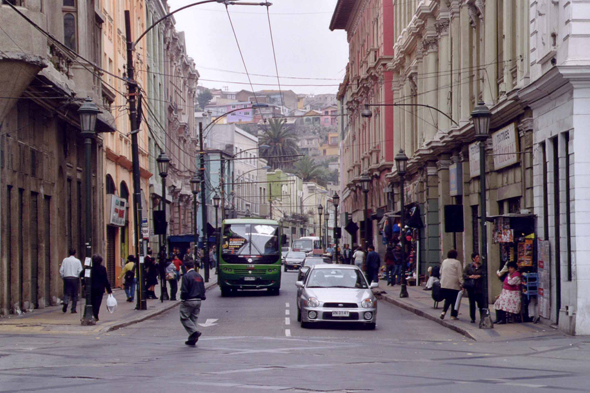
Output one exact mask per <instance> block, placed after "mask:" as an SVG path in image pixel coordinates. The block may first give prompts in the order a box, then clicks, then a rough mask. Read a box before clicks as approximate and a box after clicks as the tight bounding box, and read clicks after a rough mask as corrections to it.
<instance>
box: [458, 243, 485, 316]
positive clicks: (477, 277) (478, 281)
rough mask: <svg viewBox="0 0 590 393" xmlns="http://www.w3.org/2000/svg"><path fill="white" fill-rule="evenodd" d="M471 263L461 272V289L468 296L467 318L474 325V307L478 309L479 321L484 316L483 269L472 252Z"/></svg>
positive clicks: (476, 254) (478, 258) (476, 255)
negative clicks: (468, 317) (463, 289)
mask: <svg viewBox="0 0 590 393" xmlns="http://www.w3.org/2000/svg"><path fill="white" fill-rule="evenodd" d="M471 261H472V263H470V264H469V265H467V266H465V270H463V288H465V290H467V295H468V296H469V316H470V317H471V323H475V305H476V303H477V308H478V309H479V319H480V321H483V318H484V315H483V312H482V308H484V304H483V268H482V267H481V259H480V257H479V254H478V253H476V252H474V253H473V254H471Z"/></svg>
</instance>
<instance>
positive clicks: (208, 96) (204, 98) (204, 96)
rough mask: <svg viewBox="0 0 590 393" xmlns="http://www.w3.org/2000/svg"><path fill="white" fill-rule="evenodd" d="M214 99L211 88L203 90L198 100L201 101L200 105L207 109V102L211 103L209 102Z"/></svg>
mask: <svg viewBox="0 0 590 393" xmlns="http://www.w3.org/2000/svg"><path fill="white" fill-rule="evenodd" d="M212 99H213V94H212V93H211V90H209V89H205V90H203V92H202V93H199V95H198V96H197V102H198V103H199V107H200V108H201V109H202V110H205V107H206V106H207V104H209V102H210V101H211V100H212Z"/></svg>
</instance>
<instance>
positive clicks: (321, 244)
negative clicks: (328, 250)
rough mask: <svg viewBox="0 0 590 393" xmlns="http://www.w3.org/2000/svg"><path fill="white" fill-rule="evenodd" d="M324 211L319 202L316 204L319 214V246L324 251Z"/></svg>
mask: <svg viewBox="0 0 590 393" xmlns="http://www.w3.org/2000/svg"><path fill="white" fill-rule="evenodd" d="M323 213H324V207H323V206H322V204H321V203H320V204H319V205H318V215H319V216H320V248H321V249H322V252H323V251H324V243H322V214H323Z"/></svg>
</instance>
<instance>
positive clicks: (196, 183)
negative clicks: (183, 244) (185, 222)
mask: <svg viewBox="0 0 590 393" xmlns="http://www.w3.org/2000/svg"><path fill="white" fill-rule="evenodd" d="M190 183H191V191H192V193H193V237H194V239H193V242H194V243H195V249H194V253H195V266H196V264H197V255H199V253H198V250H199V247H198V246H199V232H198V231H197V212H198V210H197V209H198V202H197V195H199V192H201V180H200V179H199V176H197V175H196V174H195V175H194V176H193V177H192V178H191V180H190Z"/></svg>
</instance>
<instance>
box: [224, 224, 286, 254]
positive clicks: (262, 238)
mask: <svg viewBox="0 0 590 393" xmlns="http://www.w3.org/2000/svg"><path fill="white" fill-rule="evenodd" d="M222 258H223V260H225V261H226V262H230V263H274V262H275V261H277V260H278V258H279V241H278V227H277V226H276V225H267V224H254V223H253V224H228V225H225V226H224V231H223V243H222ZM248 260H250V261H248Z"/></svg>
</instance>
